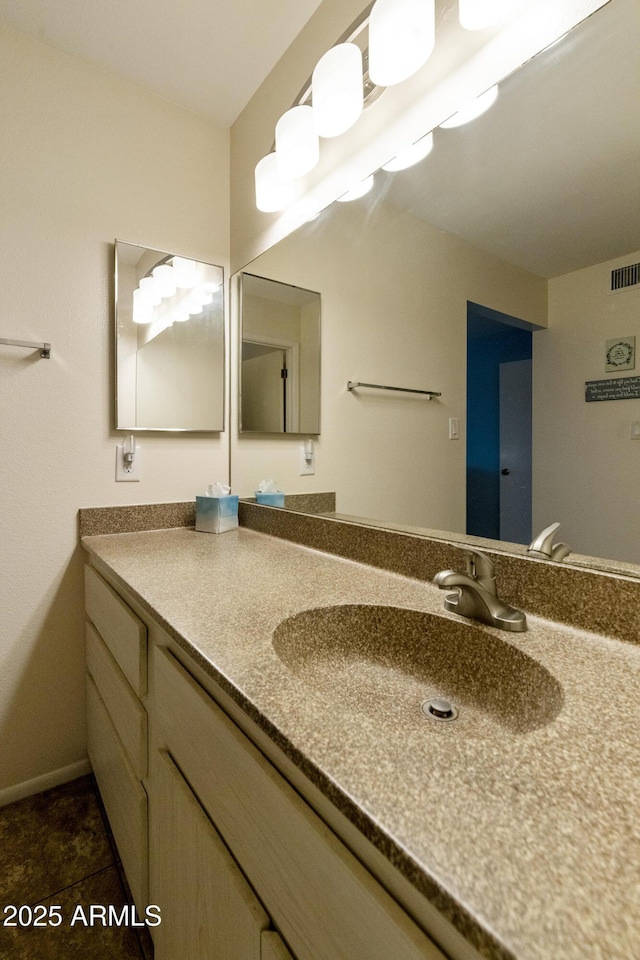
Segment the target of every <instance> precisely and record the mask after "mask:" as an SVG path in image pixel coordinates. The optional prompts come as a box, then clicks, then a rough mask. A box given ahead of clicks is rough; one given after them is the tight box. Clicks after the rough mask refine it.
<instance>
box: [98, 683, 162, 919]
mask: <svg viewBox="0 0 640 960" xmlns="http://www.w3.org/2000/svg"><path fill="white" fill-rule="evenodd" d="M87 746H88V750H89V759H90V760H91V766H92V767H93V772H94V774H95V777H96V780H97V781H98V787H99V788H100V796H101V797H102V801H103V803H104V807H105V810H106V811H107V817H108V818H109V824H110V826H111V830H112V832H113V836H114V839H115V841H116V845H117V847H118V852H119V854H120V857H121V858H122V865H123V867H124V872H125V874H126V875H127V880H128V881H129V886H130V887H131V893H132V894H133V899H134V900H135V903H136V906H137V908H138V911H139V912H140V913H141V914H142V915H144V910H145V908H146V906H147V904H148V860H149V857H148V842H147V795H146V793H145V791H144V789H143V787H142V784H141V783H140V781H139V780H138V779H137V777H136V776H135V774H134V772H133V770H132V768H131V766H130V764H129V761H128V760H127V756H126V754H125V752H124V749H123V747H122V745H121V743H120V740H119V738H118V735H117V733H116V731H115V728H114V726H113V724H112V722H111V720H110V718H109V714H108V713H107V710H106V707H105V705H104V703H103V702H102V698H101V697H100V694H99V693H98V690H97V688H96V685H95V683H94V682H93V680H92V679H91V677H90V676H87Z"/></svg>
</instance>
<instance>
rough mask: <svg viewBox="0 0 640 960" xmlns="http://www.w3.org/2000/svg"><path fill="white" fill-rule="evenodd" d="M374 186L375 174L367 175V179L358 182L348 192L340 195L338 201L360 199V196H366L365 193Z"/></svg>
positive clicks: (345, 201)
mask: <svg viewBox="0 0 640 960" xmlns="http://www.w3.org/2000/svg"><path fill="white" fill-rule="evenodd" d="M372 186H373V174H371V176H370V177H367V178H366V180H361V181H360V183H356V185H355V187H351V189H350V190H347V192H346V193H343V194H342V196H341V197H338V201H339V203H349V202H350V201H351V200H359V199H360V197H364V196H365V194H367V193H369V190H371V187H372Z"/></svg>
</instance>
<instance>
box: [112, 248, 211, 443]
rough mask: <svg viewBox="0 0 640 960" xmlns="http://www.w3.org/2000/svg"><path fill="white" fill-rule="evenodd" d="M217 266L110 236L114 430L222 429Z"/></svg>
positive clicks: (205, 430) (197, 430) (204, 430)
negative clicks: (112, 257) (112, 254)
mask: <svg viewBox="0 0 640 960" xmlns="http://www.w3.org/2000/svg"><path fill="white" fill-rule="evenodd" d="M223 280H224V273H223V269H222V267H219V266H216V265H214V264H210V263H203V262H201V261H198V260H192V259H189V258H187V257H180V256H177V255H175V254H172V253H167V252H165V251H161V250H152V249H149V248H148V247H141V246H138V245H136V244H133V243H124V242H123V241H122V240H116V243H115V314H116V318H115V320H116V322H115V331H116V391H115V394H116V417H115V421H116V422H115V425H116V429H117V430H184V431H192V432H216V431H221V430H223V429H224V383H225V379H224V288H223Z"/></svg>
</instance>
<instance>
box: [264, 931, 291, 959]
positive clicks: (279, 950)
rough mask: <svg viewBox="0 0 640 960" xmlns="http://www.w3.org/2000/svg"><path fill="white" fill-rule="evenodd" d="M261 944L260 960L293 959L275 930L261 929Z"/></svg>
mask: <svg viewBox="0 0 640 960" xmlns="http://www.w3.org/2000/svg"><path fill="white" fill-rule="evenodd" d="M261 946H262V952H261V953H260V960H294V957H293V954H291V953H289V951H288V950H287V948H286V947H285V945H284V943H283V941H282V939H281V938H280V935H279V934H278V933H276V931H275V930H264V931H263V933H262V942H261Z"/></svg>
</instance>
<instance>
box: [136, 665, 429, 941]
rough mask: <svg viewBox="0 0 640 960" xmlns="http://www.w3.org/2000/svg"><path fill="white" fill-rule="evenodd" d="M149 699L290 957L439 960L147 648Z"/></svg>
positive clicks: (194, 687) (216, 712)
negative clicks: (151, 691)
mask: <svg viewBox="0 0 640 960" xmlns="http://www.w3.org/2000/svg"><path fill="white" fill-rule="evenodd" d="M154 701H155V702H156V703H157V704H158V716H157V720H158V726H159V732H160V736H161V737H164V739H165V742H166V745H167V747H168V749H169V750H170V751H171V753H172V754H173V756H174V757H175V760H176V762H177V763H178V764H179V766H180V768H181V769H182V771H183V774H184V776H185V777H186V779H187V780H188V781H189V783H190V785H191V787H192V789H193V790H194V791H195V793H196V794H197V795H198V797H199V798H200V801H201V802H202V804H203V805H204V807H205V809H206V810H207V813H208V814H209V816H210V817H211V819H212V820H213V822H214V823H215V825H216V828H217V829H218V830H219V832H220V834H221V836H222V838H223V839H224V841H225V843H226V844H227V846H228V847H229V849H230V850H231V852H232V853H233V856H234V857H235V859H236V860H237V861H238V863H239V864H240V865H241V867H242V869H243V871H244V873H245V874H246V876H247V878H248V879H249V882H250V883H251V885H252V886H253V888H254V889H255V890H256V892H257V894H258V896H259V897H260V899H261V900H262V902H263V904H264V905H265V908H266V910H267V912H268V913H269V914H270V916H271V917H272V918H273V921H274V925H275V926H276V927H277V928H278V930H280V931H281V933H282V936H283V938H284V939H285V940H286V942H287V944H288V945H289V946H290V948H291V951H292V952H293V954H294V956H295V957H297V958H298V960H356V958H358V960H359V958H361V957H366V958H367V960H389V958H390V957H393V960H444V958H443V954H442V953H441V952H440V951H439V950H438V949H437V948H436V947H435V945H434V944H433V943H432V941H431V940H430V939H429V938H428V937H427V936H426V935H425V934H424V933H423V932H422V931H421V930H420V929H419V928H418V927H417V926H416V925H415V924H414V923H413V922H412V921H411V920H410V919H409V917H408V916H407V915H406V914H405V913H404V911H403V910H402V909H401V908H400V907H399V906H398V904H397V903H396V902H395V901H394V900H392V898H391V897H390V896H389V895H388V894H387V893H386V892H385V891H384V890H383V889H382V887H381V886H380V885H379V884H378V883H377V882H376V881H375V880H374V878H373V877H372V876H371V875H370V874H369V873H368V871H367V870H365V868H364V867H363V866H362V865H361V864H360V863H359V862H358V861H357V860H356V859H355V857H354V856H353V855H352V854H351V853H350V852H349V851H348V850H347V848H346V847H345V846H344V844H342V843H341V842H340V840H338V838H337V837H336V836H335V834H333V832H332V831H330V830H329V829H328V827H327V826H326V825H325V824H324V823H323V822H322V821H321V820H320V819H319V817H317V816H316V815H315V813H314V812H313V811H312V810H311V808H310V807H309V806H308V805H307V804H306V803H305V802H304V801H303V800H302V799H301V798H300V796H299V795H298V794H297V793H296V792H295V791H294V790H293V789H292V788H291V787H290V786H289V784H288V783H287V782H286V781H285V780H284V779H283V778H282V777H281V776H280V774H279V773H278V772H277V771H276V770H275V769H274V768H273V767H272V766H271V764H270V763H269V762H268V761H267V760H266V759H265V758H264V757H263V755H262V754H261V753H260V752H259V751H258V750H257V749H256V748H255V747H254V746H253V744H252V743H250V741H249V740H248V739H247V738H246V737H245V736H244V734H243V733H242V732H241V731H240V730H239V729H238V728H237V727H236V726H235V724H233V723H232V722H231V721H230V720H229V718H228V717H227V716H226V714H224V713H223V712H222V711H221V710H220V709H219V707H218V706H217V705H216V704H215V703H214V702H213V701H212V699H211V698H210V697H209V696H208V695H207V694H206V693H205V691H204V690H203V689H202V688H201V687H200V686H199V684H197V683H196V681H195V680H194V679H193V678H192V677H191V676H190V675H189V673H188V672H187V671H186V670H185V669H184V668H183V667H182V666H181V665H180V664H179V663H178V661H177V660H176V659H175V658H174V657H173V656H172V655H171V654H170V653H169V652H168V651H167V650H164V649H160V648H157V649H156V650H155V654H154ZM154 719H155V718H154Z"/></svg>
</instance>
